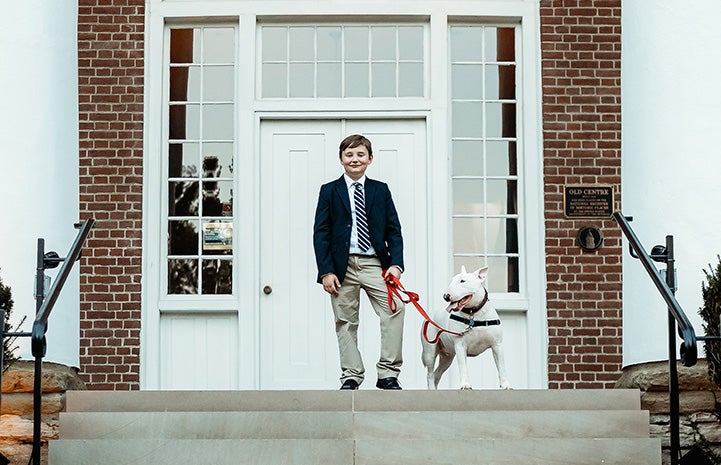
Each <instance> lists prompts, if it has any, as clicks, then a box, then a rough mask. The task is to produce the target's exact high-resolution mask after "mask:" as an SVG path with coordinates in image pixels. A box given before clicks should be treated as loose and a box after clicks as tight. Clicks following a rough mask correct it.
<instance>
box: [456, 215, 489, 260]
mask: <svg viewBox="0 0 721 465" xmlns="http://www.w3.org/2000/svg"><path fill="white" fill-rule="evenodd" d="M483 223H484V221H483V218H453V245H454V247H453V248H454V250H455V252H456V253H485V250H484V247H483V243H484V238H485V230H484V227H483Z"/></svg>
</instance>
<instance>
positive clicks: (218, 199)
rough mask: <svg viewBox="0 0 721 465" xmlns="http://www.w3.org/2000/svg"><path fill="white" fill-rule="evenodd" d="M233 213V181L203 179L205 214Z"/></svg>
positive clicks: (223, 214) (220, 214) (227, 214)
mask: <svg viewBox="0 0 721 465" xmlns="http://www.w3.org/2000/svg"><path fill="white" fill-rule="evenodd" d="M232 214H233V181H203V216H230V215H232Z"/></svg>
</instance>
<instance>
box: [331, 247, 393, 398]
mask: <svg viewBox="0 0 721 465" xmlns="http://www.w3.org/2000/svg"><path fill="white" fill-rule="evenodd" d="M361 289H363V290H364V291H365V292H366V295H367V296H368V299H369V300H370V302H371V306H372V307H373V310H374V311H375V313H376V315H378V317H379V318H380V326H381V328H380V329H381V331H380V333H381V351H380V360H378V363H377V364H376V369H377V372H378V379H382V378H389V377H398V374H399V373H400V371H401V370H400V369H401V365H402V364H403V316H404V314H405V308H404V305H403V303H402V302H401V301H399V300H398V299H397V298H395V301H396V303H397V307H398V308H397V310H396V312H395V313H391V310H390V308H388V290H387V288H386V284H385V281H384V280H383V276H381V264H380V260H378V258H376V257H363V256H358V255H351V256H350V258H349V259H348V272H347V273H346V277H345V279H344V280H343V282H342V283H341V287H340V289H338V295H337V296H331V304H332V306H333V313H334V315H335V332H336V336H337V337H338V350H339V352H340V367H341V371H342V373H341V378H340V380H341V383H343V382H345V380H347V379H354V380H355V381H356V382H358V384H360V383H362V382H363V378H364V376H365V368H364V367H363V360H362V358H361V354H360V351H359V350H358V310H359V307H360V290H361Z"/></svg>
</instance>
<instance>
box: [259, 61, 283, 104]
mask: <svg viewBox="0 0 721 465" xmlns="http://www.w3.org/2000/svg"><path fill="white" fill-rule="evenodd" d="M287 92H288V90H287V81H286V64H285V63H279V64H275V63H273V64H264V65H263V97H266V98H278V97H286V96H287Z"/></svg>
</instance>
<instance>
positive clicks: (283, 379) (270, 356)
mask: <svg viewBox="0 0 721 465" xmlns="http://www.w3.org/2000/svg"><path fill="white" fill-rule="evenodd" d="M339 135H340V131H339V125H338V123H337V122H336V123H335V124H328V123H327V122H311V121H304V122H298V121H292V122H290V121H289V122H268V123H263V125H262V126H261V197H260V204H261V208H260V249H261V254H260V257H261V259H260V277H261V280H260V283H261V286H262V287H263V288H265V287H266V286H269V288H270V289H266V290H261V295H260V315H259V321H260V363H259V366H260V373H259V374H260V379H259V386H260V388H261V389H323V388H327V387H329V386H330V385H331V384H335V383H336V380H332V381H333V382H332V383H331V377H332V372H333V367H334V365H337V354H336V353H337V348H336V345H335V341H334V339H333V337H332V336H333V334H332V332H333V321H332V318H331V317H330V316H329V315H328V311H327V310H328V309H327V308H326V307H327V306H328V302H327V297H326V296H325V295H324V294H325V293H324V292H323V290H322V288H320V286H319V285H317V284H315V275H316V267H315V259H314V255H313V242H312V233H313V229H312V226H313V217H314V214H315V205H316V202H317V198H318V189H319V187H320V185H321V184H322V183H324V182H326V181H327V180H328V179H330V178H332V177H334V176H336V174H337V171H338V166H339V165H338V164H337V161H336V160H337V149H336V148H335V147H336V146H337V140H338V137H339ZM334 153H336V155H335V156H334ZM334 161H336V162H335V163H334ZM271 289H272V290H271ZM269 291H270V293H266V292H269ZM336 378H337V377H336Z"/></svg>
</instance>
